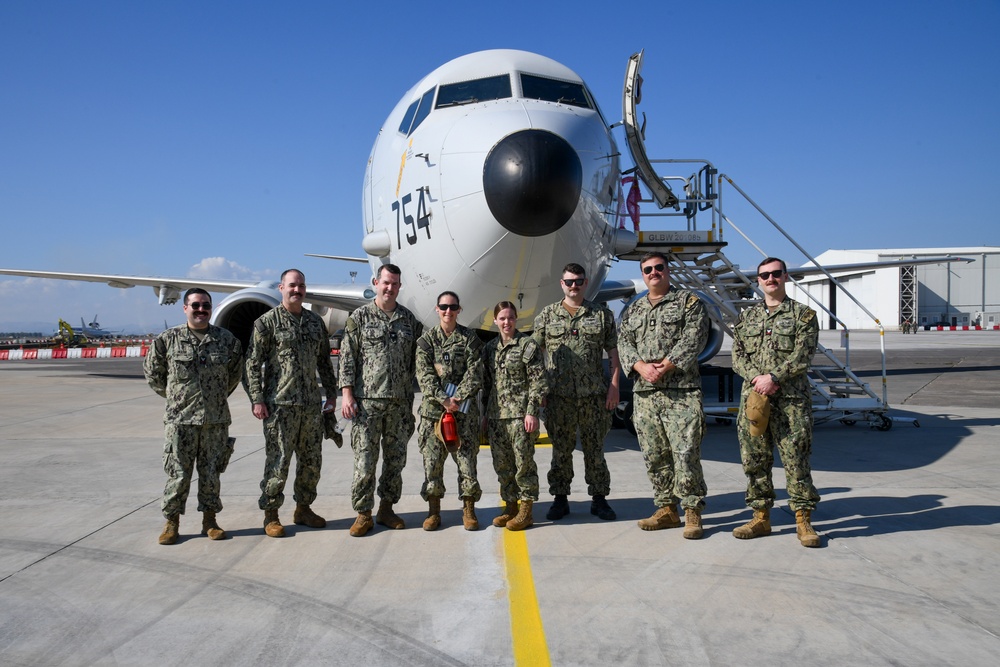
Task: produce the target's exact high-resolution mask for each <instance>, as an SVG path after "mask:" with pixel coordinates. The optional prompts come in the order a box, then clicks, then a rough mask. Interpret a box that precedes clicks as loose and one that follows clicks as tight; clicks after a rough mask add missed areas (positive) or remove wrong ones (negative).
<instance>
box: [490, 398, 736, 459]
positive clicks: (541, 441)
mask: <svg viewBox="0 0 1000 667" xmlns="http://www.w3.org/2000/svg"><path fill="white" fill-rule="evenodd" d="M730 409H732V408H730ZM551 446H552V438H550V437H549V436H548V434H547V433H543V434H541V435H540V436H538V440H536V441H535V447H536V448H538V447H551ZM489 448H490V444H489V443H488V442H485V441H484V442H483V443H481V444H480V445H479V449H489Z"/></svg>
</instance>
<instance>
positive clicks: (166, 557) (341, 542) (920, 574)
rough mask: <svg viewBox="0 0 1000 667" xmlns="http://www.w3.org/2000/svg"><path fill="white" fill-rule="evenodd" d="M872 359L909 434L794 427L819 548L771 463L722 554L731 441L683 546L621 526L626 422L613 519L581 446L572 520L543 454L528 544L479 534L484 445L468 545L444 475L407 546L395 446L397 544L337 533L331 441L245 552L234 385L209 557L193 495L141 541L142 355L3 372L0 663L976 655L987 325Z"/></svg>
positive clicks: (872, 340)
mask: <svg viewBox="0 0 1000 667" xmlns="http://www.w3.org/2000/svg"><path fill="white" fill-rule="evenodd" d="M823 336H824V341H826V339H827V338H828V337H830V341H828V342H829V343H830V344H831V345H832V346H834V345H835V338H832V334H830V333H829V332H823ZM878 341H879V338H878V336H877V335H876V334H866V333H861V334H858V333H855V334H853V335H852V341H851V342H852V352H851V354H852V365H853V366H854V368H855V369H857V370H858V371H859V372H860V373H863V374H865V375H866V379H869V381H870V382H872V383H880V381H879V378H878V377H877V375H873V374H872V370H873V369H877V368H878V367H879V365H880V361H879V360H878V359H877V355H876V354H875V353H874V349H877V347H878ZM884 341H885V344H886V347H887V349H888V350H889V370H890V377H889V382H888V385H887V387H888V392H889V400H890V404H891V405H892V408H893V409H892V411H891V412H890V414H891V415H893V416H897V417H907V418H915V419H917V420H918V421H919V424H920V428H915V427H914V426H913V425H912V424H904V423H897V424H896V425H895V426H894V427H893V428H892V429H891V430H889V431H886V432H882V431H876V430H872V429H869V428H868V427H867V426H865V425H864V424H860V423H859V424H857V425H855V426H853V427H848V426H844V425H841V424H838V423H827V424H822V425H820V426H818V427H817V428H816V432H815V442H814V453H813V459H812V462H813V469H814V479H815V482H816V484H817V487H818V488H819V491H820V493H821V495H822V497H823V501H822V502H821V503H820V505H819V507H818V509H817V511H816V512H815V514H814V524H815V526H816V528H817V530H818V531H819V532H820V534H821V535H822V548H819V549H805V548H803V547H801V546H800V545H799V543H798V540H797V539H796V537H795V520H794V515H793V514H792V513H791V512H790V511H789V509H788V507H787V497H786V496H785V495H784V492H783V488H784V475H783V474H782V472H781V470H780V466H779V467H777V468H776V469H775V480H776V485H777V486H778V487H779V491H778V494H779V500H778V504H777V505H776V507H775V510H774V511H773V512H772V521H773V524H774V533H773V534H772V535H771V536H769V537H764V538H759V539H756V540H749V541H743V540H737V539H734V538H733V536H732V534H731V531H732V529H733V528H734V527H736V526H738V525H740V524H741V523H743V522H744V521H746V520H747V519H748V518H749V515H750V512H749V511H748V510H747V509H746V507H745V505H744V500H743V494H744V490H745V483H746V482H745V477H744V475H743V472H742V468H741V466H740V462H739V449H738V445H737V442H736V434H735V429H734V428H733V427H732V426H726V425H722V424H716V423H713V422H711V421H710V424H709V428H708V435H707V437H706V439H705V441H704V443H703V448H702V453H703V459H704V468H705V474H706V479H707V482H708V488H709V496H708V498H707V507H706V510H705V514H704V523H705V527H706V534H705V537H704V539H702V540H699V541H690V540H685V539H683V538H682V536H681V531H680V530H679V529H674V530H663V531H657V532H644V531H642V530H640V529H639V528H638V527H637V526H636V521H637V520H638V519H640V518H643V517H645V516H648V515H649V514H650V513H651V512H652V511H653V510H654V506H653V503H652V500H651V496H652V489H651V486H650V483H649V481H648V478H647V476H646V471H645V466H644V464H643V460H642V455H641V454H640V452H639V448H638V445H637V443H636V440H635V438H634V437H633V436H631V435H630V434H629V433H628V432H627V431H625V430H614V431H612V432H611V434H610V435H609V436H608V438H607V441H606V450H607V457H608V464H609V466H610V469H611V475H612V495H611V496H610V497H609V501H610V503H611V505H612V507H614V509H615V510H616V511H617V513H618V520H617V521H614V522H605V521H601V520H599V519H598V518H597V517H595V516H592V515H591V514H590V513H589V497H588V496H587V495H586V484H585V482H584V480H583V468H582V464H583V461H582V457H581V456H580V453H579V452H577V458H576V460H575V464H576V470H577V476H576V479H575V480H574V484H573V494H572V495H571V497H570V504H571V510H572V512H571V514H570V515H569V516H568V517H566V518H565V519H563V520H561V521H558V522H549V521H546V520H545V518H544V517H545V512H546V511H547V509H548V507H549V504H550V501H551V497H550V496H549V495H548V494H547V493H546V489H545V483H544V473H545V472H546V471H547V470H548V464H549V458H550V453H549V449H548V448H547V447H544V446H540V447H539V448H538V450H537V454H536V460H537V461H538V463H539V472H540V476H541V477H542V478H543V495H542V499H541V500H540V502H539V503H538V504H537V506H536V511H535V517H536V524H535V526H534V527H533V528H531V529H529V530H527V531H525V532H523V533H511V532H510V531H506V530H503V529H497V528H494V527H493V526H492V525H490V521H491V520H492V519H493V517H494V516H496V515H497V514H498V513H499V498H498V496H497V488H498V486H497V481H496V476H495V474H494V472H493V466H492V461H491V458H490V453H489V451H488V450H487V449H485V448H484V449H482V450H481V452H480V456H479V477H480V482H481V483H482V485H483V489H484V497H483V500H482V502H481V503H480V504H479V507H478V514H479V519H480V523H481V524H482V526H483V528H482V529H481V530H479V531H477V532H467V531H465V530H463V528H462V526H461V503H460V501H459V500H458V499H457V498H456V496H455V490H456V488H457V483H456V478H457V472H456V469H455V466H454V463H448V464H447V466H446V482H447V483H448V484H449V488H448V495H447V496H446V497H445V499H444V502H443V509H444V512H443V515H442V518H443V526H442V528H441V529H440V530H438V531H437V532H433V533H428V532H425V531H423V530H421V528H420V524H421V521H422V520H423V517H424V516H425V514H426V509H427V508H426V504H425V503H424V502H423V501H422V500H421V499H420V496H419V489H420V484H421V482H422V477H423V474H422V467H421V458H420V454H419V451H418V450H417V447H416V442H415V440H414V441H411V443H410V446H409V461H408V465H407V467H406V470H405V472H404V497H403V499H402V501H401V502H400V504H399V505H398V506H397V510H398V511H399V512H400V514H401V516H402V517H403V518H404V519H405V520H406V523H407V529H406V530H400V531H391V530H387V529H385V528H383V527H381V526H376V528H375V530H374V531H373V532H372V533H371V534H369V535H368V536H366V537H364V538H352V537H350V536H349V535H348V532H347V529H348V527H349V526H350V525H351V523H352V522H353V519H354V516H355V514H354V512H353V511H352V510H351V507H350V483H351V475H352V455H351V451H350V447H349V445H348V446H347V447H345V448H344V449H337V448H336V447H334V446H333V444H332V443H331V441H326V442H325V449H324V456H325V460H324V467H323V478H322V480H321V482H320V487H319V498H318V500H317V502H316V503H315V505H314V508H315V509H316V511H317V512H318V513H319V514H321V515H323V516H325V517H326V518H327V519H328V521H329V524H328V526H327V528H326V529H323V530H313V529H308V528H304V527H300V526H294V525H286V530H287V532H288V535H289V536H288V537H286V538H284V539H273V538H268V537H266V536H264V534H263V532H262V529H261V520H262V517H263V515H262V512H260V511H259V510H258V509H257V498H258V496H259V483H260V477H261V473H262V470H263V464H264V451H263V436H262V433H261V428H260V423H259V422H257V420H256V419H254V418H253V416H252V415H251V414H250V407H249V402H248V400H247V398H246V396H245V394H244V393H243V391H242V389H237V390H236V392H235V393H234V394H233V396H232V397H231V399H230V400H231V406H232V409H233V413H234V420H235V421H234V424H233V426H232V429H231V434H232V435H234V436H235V437H236V438H237V445H236V453H235V454H234V456H233V460H232V461H231V463H230V465H229V469H228V471H227V472H226V473H225V474H224V475H223V477H222V498H223V502H224V503H225V510H224V511H223V512H221V513H220V514H219V523H220V524H221V525H222V527H223V528H225V529H226V531H227V532H228V534H229V536H230V537H229V539H227V540H224V541H220V542H213V541H210V540H209V539H207V538H205V537H201V536H200V535H199V532H200V526H201V523H200V515H199V513H198V512H197V511H196V509H197V499H196V493H195V490H194V488H193V489H192V494H191V497H190V498H189V500H188V506H187V514H186V515H184V516H183V517H182V520H181V533H182V538H181V540H180V541H179V543H178V544H176V545H173V546H160V545H159V544H157V541H156V538H157V536H158V534H159V532H160V530H161V528H162V526H163V517H162V515H161V514H160V509H159V504H160V494H161V492H162V488H163V483H164V481H165V477H164V474H163V471H162V466H161V452H162V438H163V426H162V412H163V401H162V399H161V398H160V397H158V396H156V395H155V394H153V393H152V392H151V391H150V390H149V388H148V387H147V385H146V383H145V381H144V380H143V378H142V373H141V366H140V360H137V359H109V360H77V361H70V360H61V361H52V362H46V361H23V362H2V363H0V461H2V465H0V664H3V665H153V664H155V665H241V666H243V665H366V666H370V667H376V666H381V665H545V664H553V665H608V664H619V665H793V664H800V663H809V664H818V665H848V664H850V665H942V664H956V665H957V664H960V665H993V664H996V661H997V656H998V655H1000V567H998V559H997V554H998V553H1000V457H998V455H997V446H998V445H997V442H998V440H997V433H998V425H1000V410H998V408H997V404H998V398H1000V391H998V388H997V384H998V380H997V378H998V373H997V371H998V370H1000V333H994V332H940V333H939V332H920V333H918V334H915V335H908V336H904V335H903V334H897V333H890V334H886V336H885V338H884ZM717 361H718V362H719V363H722V364H725V363H726V362H727V361H728V360H727V358H726V356H725V354H723V355H720V357H718V358H717ZM286 492H287V493H288V496H289V499H288V502H287V503H286V506H285V507H284V508H283V509H282V512H281V517H282V519H283V520H284V521H285V522H286V523H287V524H291V514H292V509H293V508H292V507H290V506H289V504H290V503H292V502H293V501H291V498H290V496H291V488H290V487H289V488H288V489H286Z"/></svg>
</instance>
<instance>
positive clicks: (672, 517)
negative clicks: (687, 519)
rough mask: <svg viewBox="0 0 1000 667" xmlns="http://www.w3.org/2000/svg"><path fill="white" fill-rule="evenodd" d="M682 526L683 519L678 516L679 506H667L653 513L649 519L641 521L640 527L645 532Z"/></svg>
mask: <svg viewBox="0 0 1000 667" xmlns="http://www.w3.org/2000/svg"><path fill="white" fill-rule="evenodd" d="M680 525H681V517H680V516H679V515H678V514H677V505H667V506H666V507H661V508H660V509H658V510H656V511H655V512H653V516H651V517H649V518H648V519H639V527H640V528H642V529H643V530H662V529H663V528H677V527H678V526H680Z"/></svg>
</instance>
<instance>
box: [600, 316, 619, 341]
mask: <svg viewBox="0 0 1000 667" xmlns="http://www.w3.org/2000/svg"><path fill="white" fill-rule="evenodd" d="M600 313H601V319H602V321H603V325H604V351H605V352H610V351H611V350H616V349H618V328H617V327H616V326H615V314H614V313H612V312H611V309H610V308H608V307H607V306H603V307H600Z"/></svg>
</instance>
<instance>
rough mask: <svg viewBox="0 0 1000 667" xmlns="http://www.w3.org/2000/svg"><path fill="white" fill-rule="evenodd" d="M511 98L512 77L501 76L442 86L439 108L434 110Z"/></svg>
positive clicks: (438, 100) (439, 94) (436, 107)
mask: <svg viewBox="0 0 1000 667" xmlns="http://www.w3.org/2000/svg"><path fill="white" fill-rule="evenodd" d="M510 96H511V93H510V75H509V74H501V75H499V76H491V77H487V78H485V79H475V80H473V81H462V82H460V83H449V84H447V85H444V86H441V89H440V90H439V91H438V99H437V106H435V107H434V108H435V109H443V108H444V107H454V106H460V105H462V104H474V103H476V102H485V101H487V100H500V99H504V98H506V97H510Z"/></svg>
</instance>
